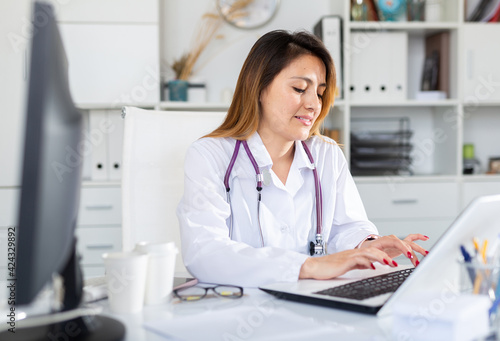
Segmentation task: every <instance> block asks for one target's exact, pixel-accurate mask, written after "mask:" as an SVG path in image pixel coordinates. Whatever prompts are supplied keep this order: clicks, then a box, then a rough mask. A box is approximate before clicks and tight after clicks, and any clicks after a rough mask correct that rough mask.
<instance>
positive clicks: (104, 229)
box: [76, 183, 122, 277]
mask: <svg viewBox="0 0 500 341" xmlns="http://www.w3.org/2000/svg"><path fill="white" fill-rule="evenodd" d="M121 212H122V210H121V189H120V186H119V185H115V186H113V185H110V184H101V185H96V184H92V183H85V184H84V186H83V188H82V192H81V198H80V211H79V216H78V223H77V229H76V236H77V238H78V239H77V240H78V243H77V249H78V251H79V253H80V255H81V257H82V259H81V264H82V268H83V272H84V275H85V276H86V277H91V276H99V275H103V274H104V265H103V261H102V258H101V256H102V254H103V253H106V252H115V251H121V249H122V231H121V221H122V218H121Z"/></svg>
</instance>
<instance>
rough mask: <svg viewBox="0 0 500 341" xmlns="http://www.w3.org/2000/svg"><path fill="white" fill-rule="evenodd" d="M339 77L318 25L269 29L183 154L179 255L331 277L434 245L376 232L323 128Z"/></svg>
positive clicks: (191, 265) (238, 281)
mask: <svg viewBox="0 0 500 341" xmlns="http://www.w3.org/2000/svg"><path fill="white" fill-rule="evenodd" d="M335 84H336V80H335V70H334V66H333V62H332V59H331V57H330V55H329V53H328V51H327V50H326V49H325V47H324V45H323V44H322V42H321V41H320V40H319V39H318V38H316V37H315V36H313V35H311V34H309V33H305V32H299V33H294V34H291V33H288V32H285V31H273V32H269V33H267V34H265V35H264V36H263V37H261V38H260V39H259V40H258V41H257V42H256V43H255V45H254V46H253V48H252V49H251V51H250V53H249V55H248V57H247V59H246V61H245V63H244V65H243V67H242V70H241V73H240V76H239V79H238V82H237V85H236V89H235V94H234V98H233V101H232V103H231V106H230V108H229V111H228V114H227V116H226V118H225V120H224V122H223V123H222V125H221V126H220V127H219V128H217V129H216V130H215V131H213V132H212V133H210V134H209V135H207V136H205V137H204V138H202V139H200V140H198V141H196V142H195V143H193V145H192V146H191V147H190V149H189V150H188V152H187V155H186V163H185V192H184V196H183V198H182V200H181V202H180V204H179V207H178V211H177V215H178V218H179V221H180V225H181V239H182V255H183V258H184V263H185V265H186V267H187V268H188V270H189V271H190V272H191V273H192V274H193V275H194V276H196V277H197V278H198V279H199V280H201V281H203V282H211V283H225V284H235V285H242V286H259V285H262V284H266V283H271V282H278V281H296V280H297V279H299V278H313V279H328V278H334V277H337V276H340V275H342V274H344V273H345V272H347V271H349V270H352V269H369V268H375V267H374V265H373V263H374V262H379V263H381V264H387V265H388V266H391V267H396V266H397V263H396V261H394V260H393V257H396V256H398V255H400V254H404V255H405V256H407V257H408V258H411V260H412V262H413V264H414V265H417V264H418V260H417V257H416V255H415V252H418V253H421V254H424V255H425V254H426V253H427V251H426V250H425V249H423V248H422V247H421V246H419V245H418V244H416V243H414V241H416V240H427V239H428V238H427V237H425V236H423V235H420V234H412V235H409V236H408V237H406V238H405V239H404V240H400V239H398V238H397V237H395V236H386V237H379V236H378V235H377V233H378V232H377V229H376V227H375V226H374V225H373V224H372V223H371V222H370V221H368V219H367V217H366V213H365V210H364V208H363V204H362V202H361V199H360V197H359V194H358V191H357V189H356V186H355V184H354V181H353V179H352V177H351V175H350V173H349V170H348V165H347V163H346V160H345V158H344V156H343V154H342V151H341V150H340V148H339V146H338V145H337V144H336V143H335V141H333V140H331V139H328V138H326V137H323V136H320V133H319V129H320V126H321V124H322V122H323V121H324V119H325V117H326V115H327V113H328V111H329V109H330V107H331V105H332V104H333V98H334V93H335ZM303 141H304V142H303ZM240 149H241V150H240ZM247 149H248V151H247ZM309 154H310V155H309ZM252 159H253V160H252ZM314 166H315V167H316V170H314ZM315 172H316V174H315ZM258 173H261V175H258V176H257V174H258ZM316 177H317V178H316ZM256 187H257V189H256ZM318 225H319V226H318ZM311 244H312V245H311ZM311 249H312V252H313V253H314V252H316V253H317V254H320V255H319V256H317V257H311V254H310V251H311Z"/></svg>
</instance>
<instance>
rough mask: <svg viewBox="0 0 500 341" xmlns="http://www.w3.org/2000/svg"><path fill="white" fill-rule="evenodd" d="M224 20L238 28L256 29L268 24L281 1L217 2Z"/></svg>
mask: <svg viewBox="0 0 500 341" xmlns="http://www.w3.org/2000/svg"><path fill="white" fill-rule="evenodd" d="M216 3H217V9H218V10H219V14H220V16H221V18H222V19H224V20H225V21H226V22H227V23H229V24H231V25H232V26H234V27H237V28H243V29H254V28H258V27H262V26H264V25H265V24H267V23H268V22H269V21H271V20H272V18H273V17H274V16H275V15H276V12H278V8H279V4H280V0H217V1H216Z"/></svg>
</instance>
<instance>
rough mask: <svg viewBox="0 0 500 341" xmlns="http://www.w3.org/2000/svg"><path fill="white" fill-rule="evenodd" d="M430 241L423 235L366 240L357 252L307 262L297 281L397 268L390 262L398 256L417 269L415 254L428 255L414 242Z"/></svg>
mask: <svg viewBox="0 0 500 341" xmlns="http://www.w3.org/2000/svg"><path fill="white" fill-rule="evenodd" d="M428 239H429V237H427V236H424V235H422V234H410V235H409V236H408V237H406V238H405V239H403V240H401V239H399V238H398V237H396V236H394V235H391V236H384V237H380V238H378V239H376V240H373V241H372V240H367V241H365V242H363V243H362V244H361V245H360V246H359V248H357V249H354V250H347V251H342V252H337V253H334V254H331V255H326V256H322V257H310V258H308V259H307V260H306V261H305V262H304V264H302V267H301V268H300V273H299V278H312V279H330V278H335V277H338V276H340V275H343V274H345V273H346V272H348V271H350V270H355V269H375V266H374V265H373V263H374V262H379V263H380V264H385V265H389V266H391V267H396V266H398V263H397V262H396V261H394V260H393V259H392V258H393V257H396V256H399V255H400V254H403V255H405V256H406V257H408V258H410V260H411V262H412V263H413V265H415V266H417V265H418V264H419V261H418V259H417V256H416V255H415V252H418V253H420V254H422V255H424V256H425V255H427V254H428V253H429V252H428V251H427V250H425V249H424V248H423V247H421V246H420V245H418V244H416V243H415V241H416V240H424V241H425V240H428Z"/></svg>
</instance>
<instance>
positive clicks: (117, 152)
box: [107, 110, 124, 180]
mask: <svg viewBox="0 0 500 341" xmlns="http://www.w3.org/2000/svg"><path fill="white" fill-rule="evenodd" d="M107 115H108V120H109V122H110V124H111V126H112V127H113V130H112V131H111V132H110V133H109V134H107V138H108V169H109V170H108V174H109V180H121V178H122V152H123V123H124V122H123V121H124V120H123V118H122V115H121V110H110V111H108V112H107Z"/></svg>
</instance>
